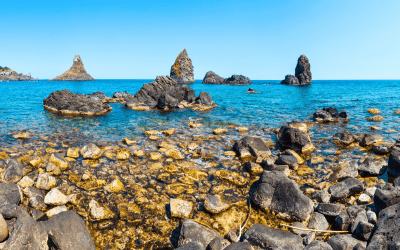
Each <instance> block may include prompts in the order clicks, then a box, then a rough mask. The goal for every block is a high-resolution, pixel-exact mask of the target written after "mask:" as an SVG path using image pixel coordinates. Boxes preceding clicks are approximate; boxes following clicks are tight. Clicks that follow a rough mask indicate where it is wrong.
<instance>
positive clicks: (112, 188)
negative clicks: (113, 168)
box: [104, 179, 125, 193]
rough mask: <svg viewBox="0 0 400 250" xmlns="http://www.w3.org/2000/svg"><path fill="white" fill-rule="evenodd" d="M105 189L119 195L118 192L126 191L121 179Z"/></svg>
mask: <svg viewBox="0 0 400 250" xmlns="http://www.w3.org/2000/svg"><path fill="white" fill-rule="evenodd" d="M104 189H105V190H107V191H109V192H111V193H117V192H121V191H124V189H125V186H124V184H123V183H122V182H121V181H120V180H119V179H115V180H114V181H113V182H111V183H110V184H109V185H107V186H105V187H104Z"/></svg>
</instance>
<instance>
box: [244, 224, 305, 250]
mask: <svg viewBox="0 0 400 250" xmlns="http://www.w3.org/2000/svg"><path fill="white" fill-rule="evenodd" d="M243 238H244V240H246V241H248V242H249V243H250V244H251V245H252V246H253V247H255V249H291V250H300V249H302V248H303V239H302V238H301V237H300V236H298V235H295V234H293V233H291V232H288V231H283V230H280V229H275V228H272V227H267V226H264V225H260V224H255V225H253V226H251V227H250V228H249V229H248V230H247V231H246V233H244V235H243Z"/></svg>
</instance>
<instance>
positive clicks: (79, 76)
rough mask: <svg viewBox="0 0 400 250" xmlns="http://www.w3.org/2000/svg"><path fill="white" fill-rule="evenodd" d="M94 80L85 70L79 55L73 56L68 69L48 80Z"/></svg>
mask: <svg viewBox="0 0 400 250" xmlns="http://www.w3.org/2000/svg"><path fill="white" fill-rule="evenodd" d="M94 80H95V79H94V78H93V77H91V76H90V75H89V74H88V73H87V72H86V70H85V67H84V66H83V63H82V59H81V57H80V56H75V57H74V62H73V64H72V66H71V68H70V69H69V70H67V71H65V72H64V73H63V74H62V75H60V76H57V77H56V78H53V79H50V80H49V81H94Z"/></svg>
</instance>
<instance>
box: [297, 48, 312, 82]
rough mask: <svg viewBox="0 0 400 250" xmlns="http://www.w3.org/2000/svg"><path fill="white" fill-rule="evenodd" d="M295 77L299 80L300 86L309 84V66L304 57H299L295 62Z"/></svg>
mask: <svg viewBox="0 0 400 250" xmlns="http://www.w3.org/2000/svg"><path fill="white" fill-rule="evenodd" d="M295 76H296V77H297V79H299V83H300V85H306V84H311V66H310V62H309V61H308V58H307V57H306V56H305V55H301V56H300V57H299V59H298V60H297V66H296V70H295Z"/></svg>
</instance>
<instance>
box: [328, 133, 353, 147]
mask: <svg viewBox="0 0 400 250" xmlns="http://www.w3.org/2000/svg"><path fill="white" fill-rule="evenodd" d="M333 140H334V141H335V142H337V143H338V144H340V145H342V146H348V145H350V144H352V143H353V142H355V140H356V136H355V135H354V134H353V133H352V132H350V131H343V132H340V133H336V134H334V135H333Z"/></svg>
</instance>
